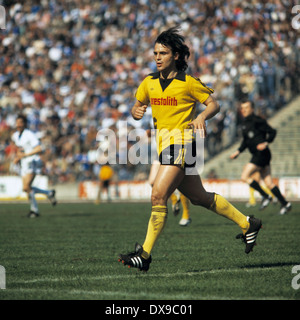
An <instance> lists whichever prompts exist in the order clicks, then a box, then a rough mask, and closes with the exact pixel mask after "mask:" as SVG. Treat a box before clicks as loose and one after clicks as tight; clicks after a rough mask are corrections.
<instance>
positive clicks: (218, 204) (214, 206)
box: [178, 175, 261, 253]
mask: <svg viewBox="0 0 300 320" xmlns="http://www.w3.org/2000/svg"><path fill="white" fill-rule="evenodd" d="M178 189H179V190H180V191H181V192H182V193H183V194H185V195H186V196H187V197H188V198H189V199H190V200H191V202H192V203H193V204H195V205H200V206H203V207H206V208H207V209H209V210H211V211H214V212H215V213H217V214H219V215H221V216H224V217H226V218H227V219H230V220H232V221H233V222H235V223H236V224H237V225H238V226H239V227H240V228H241V230H242V235H241V237H242V238H243V239H244V242H245V243H246V249H245V252H246V253H249V252H250V251H252V249H253V246H254V245H255V242H256V237H257V234H258V232H259V230H260V228H261V220H259V219H256V218H254V217H246V216H245V215H243V214H242V213H241V212H240V211H239V210H237V209H236V208H235V207H234V206H233V205H232V204H231V203H230V202H228V201H227V200H226V199H225V198H224V197H222V196H221V195H219V194H216V193H212V192H207V191H206V190H205V189H204V187H203V185H202V182H201V178H200V177H199V176H198V175H194V176H185V178H184V179H183V181H182V182H181V184H180V185H179V187H178Z"/></svg>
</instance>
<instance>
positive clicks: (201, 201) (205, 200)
mask: <svg viewBox="0 0 300 320" xmlns="http://www.w3.org/2000/svg"><path fill="white" fill-rule="evenodd" d="M214 195H215V194H214V193H213V192H205V193H203V194H201V197H199V198H195V199H190V201H191V203H192V204H193V205H195V206H201V207H205V208H209V207H210V206H211V204H212V203H213V201H214Z"/></svg>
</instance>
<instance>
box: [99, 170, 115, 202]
mask: <svg viewBox="0 0 300 320" xmlns="http://www.w3.org/2000/svg"><path fill="white" fill-rule="evenodd" d="M113 175H114V170H113V168H112V167H111V166H110V165H109V164H105V165H103V166H101V168H100V170H99V175H98V176H99V180H100V184H99V189H98V194H97V199H96V201H95V204H99V203H100V200H101V193H102V191H104V190H105V192H106V194H107V200H108V201H110V200H111V198H110V193H109V186H110V182H111V179H112V178H113Z"/></svg>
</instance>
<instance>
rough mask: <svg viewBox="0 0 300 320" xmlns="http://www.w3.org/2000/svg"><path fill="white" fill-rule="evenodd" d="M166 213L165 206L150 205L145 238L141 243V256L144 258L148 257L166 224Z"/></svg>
mask: <svg viewBox="0 0 300 320" xmlns="http://www.w3.org/2000/svg"><path fill="white" fill-rule="evenodd" d="M167 214H168V208H167V206H152V211H151V217H150V220H149V223H148V230H147V234H146V239H145V241H144V244H143V253H142V257H143V258H144V259H148V258H149V256H150V253H151V251H152V248H153V247H154V244H155V242H156V240H157V239H158V237H159V235H160V234H161V232H162V230H163V228H164V226H165V224H166V221H167Z"/></svg>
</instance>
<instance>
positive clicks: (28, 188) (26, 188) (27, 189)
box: [23, 186, 31, 193]
mask: <svg viewBox="0 0 300 320" xmlns="http://www.w3.org/2000/svg"><path fill="white" fill-rule="evenodd" d="M23 191H24V192H27V193H29V192H30V191H31V188H30V186H24V187H23Z"/></svg>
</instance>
